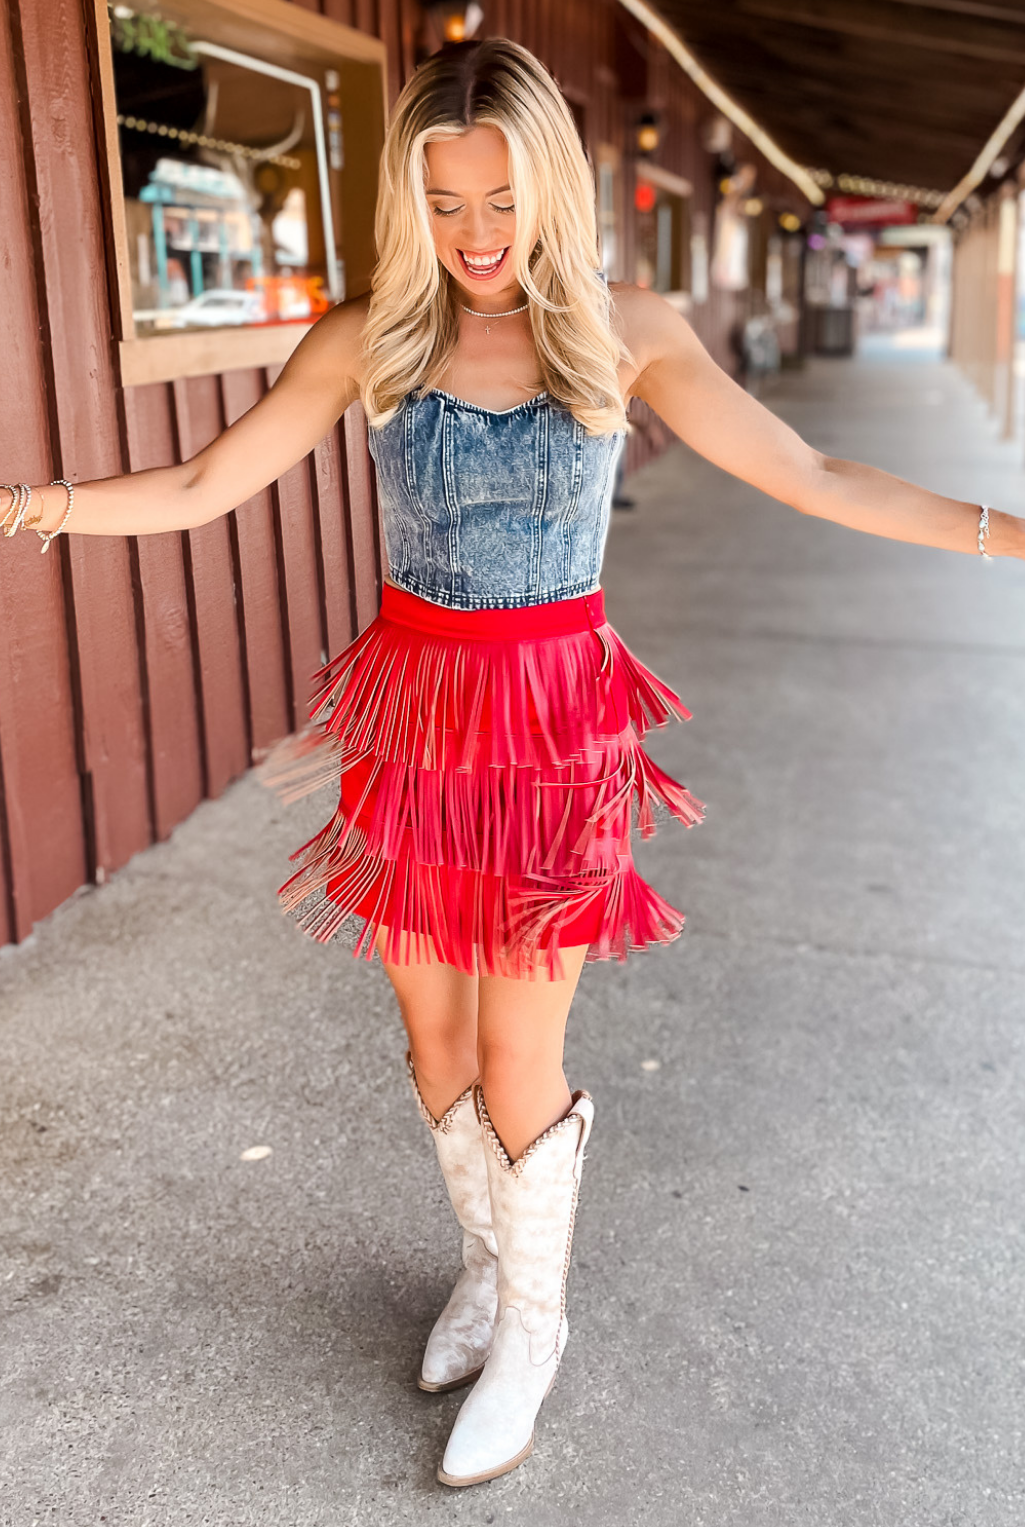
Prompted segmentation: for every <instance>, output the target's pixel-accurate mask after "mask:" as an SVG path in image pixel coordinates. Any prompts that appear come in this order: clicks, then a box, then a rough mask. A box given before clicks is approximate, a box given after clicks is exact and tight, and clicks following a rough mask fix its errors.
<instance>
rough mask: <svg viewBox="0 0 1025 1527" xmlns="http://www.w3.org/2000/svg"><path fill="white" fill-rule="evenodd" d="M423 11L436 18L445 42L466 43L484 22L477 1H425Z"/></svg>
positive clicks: (482, 13)
mask: <svg viewBox="0 0 1025 1527" xmlns="http://www.w3.org/2000/svg"><path fill="white" fill-rule="evenodd" d="M424 9H425V10H426V11H428V12H429V13H430V14H431V15H432V16H434V17H436V18H437V21H438V25H439V27H440V28H441V35H442V36H443V37H444V39H445V41H446V42H466V40H467V38H469V37H472V36H473V34H474V32H476V30H477V28H478V27H479V26H480V24H481V22H482V21H483V20H484V12H483V11H482V10H481V7H480V6H479V5H478V4H477V0H425V3H424Z"/></svg>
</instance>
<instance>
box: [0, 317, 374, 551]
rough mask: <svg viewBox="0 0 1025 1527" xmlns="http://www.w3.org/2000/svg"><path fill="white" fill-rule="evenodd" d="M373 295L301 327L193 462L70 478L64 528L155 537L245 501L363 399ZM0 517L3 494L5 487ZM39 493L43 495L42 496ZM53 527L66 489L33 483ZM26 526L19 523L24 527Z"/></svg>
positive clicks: (34, 508)
mask: <svg viewBox="0 0 1025 1527" xmlns="http://www.w3.org/2000/svg"><path fill="white" fill-rule="evenodd" d="M368 302H369V296H368V295H363V296H361V297H354V298H353V299H352V300H351V301H349V302H343V303H340V304H339V305H338V306H337V307H334V308H331V309H330V310H329V311H328V312H327V313H325V314H324V316H323V317H322V318H319V319H318V320H317V322H316V323H315V324H314V325H313V326H312V328H311V329H309V330H308V331H307V333H306V334H304V335H303V338H302V339H301V340H300V342H299V344H298V345H297V346H296V348H295V350H293V352H292V354H291V355H290V356H289V358H288V360H287V361H286V363H285V366H284V368H283V370H282V372H281V375H280V376H279V377H278V379H277V381H276V382H275V384H274V386H273V387H272V388H271V389H270V391H269V392H268V393H267V394H266V395H265V396H264V397H262V398H261V399H260V401H259V402H258V403H256V404H255V405H254V406H253V407H252V408H251V409H250V410H249V412H248V413H246V414H243V415H242V417H241V419H237V420H236V421H235V423H234V424H232V425H231V426H230V427H229V428H228V429H226V430H224V432H223V433H222V434H220V435H218V436H217V438H216V440H212V441H211V442H210V444H209V445H208V446H205V447H204V448H203V450H201V451H199V452H198V454H197V455H195V456H193V457H192V458H191V459H190V460H189V461H186V462H182V463H181V464H180V465H178V466H173V467H152V468H150V469H148V470H147V471H144V472H129V473H126V474H125V475H124V476H122V477H107V478H100V479H97V480H96V481H95V482H85V483H76V484H75V504H74V508H73V510H72V512H71V515H70V517H69V519H68V522H67V526H66V530H67V533H68V534H78V535H101V536H119V535H155V534H159V533H160V532H162V531H167V530H191V529H193V528H194V527H195V526H197V525H206V524H208V523H209V522H210V521H211V520H216V519H218V518H219V517H220V516H221V515H222V514H227V513H228V511H229V510H231V509H234V508H236V507H237V506H238V505H239V504H244V503H245V502H246V500H247V499H249V498H252V496H253V494H254V493H258V492H259V491H260V489H261V488H265V487H267V485H268V483H272V482H274V481H275V479H276V478H278V477H280V476H281V475H282V474H283V473H285V472H287V471H288V469H289V467H292V466H294V465H295V463H296V462H297V461H301V460H302V459H303V457H304V456H306V455H308V454H309V452H310V451H312V449H313V447H314V446H315V445H317V444H318V443H319V442H320V441H321V440H323V439H324V437H325V435H327V433H328V432H329V431H330V429H331V428H332V426H333V425H334V424H335V423H336V422H337V421H338V419H339V418H340V417H341V415H342V414H343V413H344V412H345V410H346V409H347V408H348V407H349V404H350V403H353V402H355V400H356V399H357V398H358V397H359V380H358V378H359V373H360V353H361V344H362V333H363V324H364V321H365V318H366V309H367V304H368ZM0 496H2V499H3V502H2V504H0V517H2V515H3V513H4V510H5V509H6V508H7V506H8V502H9V495H8V494H6V493H4V494H2V495H0ZM44 500H45V501H44ZM41 507H42V508H43V510H44V513H43V518H42V520H40V521H39V522H38V524H37V525H36V526H35V527H34V528H36V529H37V530H40V531H53V530H55V529H56V528H57V526H58V525H59V524H60V522H61V519H62V518H63V516H64V511H65V509H66V508H67V490H66V489H65V488H61V487H49V486H47V485H46V484H45V483H44V484H42V485H34V486H33V489H32V504H31V508H30V509H29V518H30V519H32V518H34V517H35V515H36V514H38V513H39V509H40V508H41ZM23 528H24V527H23Z"/></svg>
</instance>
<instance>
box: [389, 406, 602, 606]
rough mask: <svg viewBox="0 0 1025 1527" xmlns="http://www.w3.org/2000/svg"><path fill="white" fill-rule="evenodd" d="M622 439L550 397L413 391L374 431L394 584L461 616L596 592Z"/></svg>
mask: <svg viewBox="0 0 1025 1527" xmlns="http://www.w3.org/2000/svg"><path fill="white" fill-rule="evenodd" d="M625 438H626V436H625V432H624V431H623V430H616V431H614V432H612V433H610V434H607V435H588V434H587V433H586V431H585V429H584V427H583V425H582V424H580V423H579V421H578V420H577V419H575V418H574V417H573V415H572V414H571V413H570V412H569V410H568V409H566V408H564V407H562V406H561V405H558V404H556V403H555V402H554V401H553V400H552V399H551V398H550V397H549V395H548V393H547V392H541V393H538V394H537V395H536V396H535V397H533V398H528V399H527V401H526V402H524V403H517V404H516V405H515V407H513V408H505V409H500V410H498V411H496V410H494V409H489V408H482V407H481V406H480V405H479V404H476V403H468V402H467V401H466V400H465V399H463V398H457V397H454V396H453V395H452V394H451V393H447V392H442V391H441V390H439V389H438V388H432V389H431V390H430V391H428V392H425V393H423V394H422V395H418V394H416V393H415V392H411V393H408V394H407V395H406V397H405V398H403V400H402V401H401V403H400V404H399V406H398V409H397V410H396V412H395V413H394V414H393V416H392V417H391V419H389V421H388V423H387V424H385V425H382V426H381V427H380V428H377V429H374V428H371V429H370V431H369V440H370V452H371V455H372V456H373V458H374V462H375V464H376V466H377V483H378V496H379V499H380V504H381V515H382V523H383V527H384V539H385V547H386V550H387V554H388V563H389V572H390V575H391V577H392V578H393V579H394V581H395V582H396V583H397V584H398V585H399V587H400V588H403V589H405V590H407V592H409V593H411V594H418V595H420V597H421V598H423V599H429V600H431V601H432V602H433V603H435V604H442V605H447V606H448V607H449V608H451V609H457V610H482V609H514V608H516V607H518V606H522V605H530V604H544V603H547V602H548V601H549V600H554V599H571V598H574V597H575V596H577V595H580V594H590V593H593V592H594V591H595V590H596V589H597V588H598V587H599V575H600V572H601V563H602V556H603V554H604V550H605V540H606V537H607V535H608V527H609V511H610V508H611V503H612V493H613V487H614V481H615V466H616V462H617V460H618V457H619V454H620V451H621V449H622V445H623V441H624V440H625Z"/></svg>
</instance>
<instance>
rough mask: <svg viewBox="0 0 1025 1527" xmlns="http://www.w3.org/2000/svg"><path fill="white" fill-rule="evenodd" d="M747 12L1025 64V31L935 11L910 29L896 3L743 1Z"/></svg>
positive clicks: (924, 48) (962, 55) (926, 48)
mask: <svg viewBox="0 0 1025 1527" xmlns="http://www.w3.org/2000/svg"><path fill="white" fill-rule="evenodd" d="M740 9H741V11H742V12H743V14H744V15H748V16H763V17H765V18H766V19H767V20H770V21H780V22H783V23H784V24H785V25H786V26H788V27H808V28H813V29H814V30H816V31H820V32H838V33H841V34H843V35H845V36H847V37H861V38H864V39H865V41H866V42H880V43H883V44H884V45H885V46H886V47H887V48H888V49H889V48H894V47H898V48H911V49H914V50H915V51H918V52H928V53H952V54H954V55H955V57H960V58H978V59H981V60H983V61H985V62H990V63H1003V64H1022V63H1025V47H1023V46H1022V38H1021V34H1020V32H1018V33H1017V34H1016V35H1014V36H1009V35H1008V34H1007V31H1006V29H1005V28H1003V27H1001V26H994V25H993V23H991V22H984V23H982V24H981V26H980V25H978V24H977V25H976V26H974V27H970V26H968V25H967V24H966V23H965V22H963V21H957V20H954V21H952V22H951V21H950V20H946V21H944V22H940V21H939V20H938V18H937V17H935V16H933V17H932V18H931V19H930V20H929V22H928V27H924V26H918V27H915V28H913V29H909V28H908V27H907V26H904V25H902V24H900V20H899V18H898V16H897V15H896V14H895V13H894V10H893V8H892V6H888V5H886V4H880V3H875V4H873V3H871V0H855V3H854V4H851V3H850V0H832V3H830V4H829V5H828V6H826V5H823V4H822V0H815V4H814V5H812V4H810V3H809V0H805V3H803V4H801V3H793V4H790V3H784V0H741V4H740Z"/></svg>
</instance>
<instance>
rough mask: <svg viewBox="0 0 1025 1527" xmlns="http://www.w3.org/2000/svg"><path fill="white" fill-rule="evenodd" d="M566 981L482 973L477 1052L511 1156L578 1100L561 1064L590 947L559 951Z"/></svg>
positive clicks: (492, 1109) (488, 1099) (487, 1096)
mask: <svg viewBox="0 0 1025 1527" xmlns="http://www.w3.org/2000/svg"><path fill="white" fill-rule="evenodd" d="M561 955H562V962H563V969H564V970H565V972H566V975H565V978H564V979H563V980H561V981H549V980H537V981H519V980H513V979H511V978H509V977H506V976H480V977H478V978H477V979H478V980H479V984H480V1003H479V1008H478V1013H477V1056H478V1063H479V1066H480V1076H481V1085H482V1087H483V1089H484V1097H485V1101H486V1102H487V1105H488V1113H489V1114H490V1116H491V1122H492V1123H493V1124H494V1126H495V1130H496V1131H497V1133H498V1138H499V1139H500V1140H501V1142H502V1144H503V1145H504V1146H505V1149H506V1151H507V1153H508V1155H509V1156H510V1158H511V1159H512V1160H514V1161H515V1160H516V1158H517V1157H518V1156H521V1155H522V1154H523V1152H524V1151H525V1150H526V1148H527V1146H528V1145H530V1144H531V1143H532V1142H533V1141H534V1140H536V1139H537V1137H538V1135H540V1134H543V1133H544V1131H545V1130H546V1129H547V1128H548V1126H549V1125H550V1124H554V1123H555V1122H556V1121H557V1120H558V1119H561V1118H563V1116H564V1115H565V1114H566V1112H567V1111H568V1109H569V1106H570V1103H571V1101H572V1099H571V1096H570V1090H569V1088H568V1086H567V1085H566V1077H565V1075H564V1074H563V1069H562V1052H563V1044H564V1041H565V1033H566V1020H567V1018H568V1017H569V1009H570V1003H571V1002H572V1001H573V995H574V993H575V991H576V988H577V982H578V980H579V979H580V972H581V970H582V969H583V966H584V960H585V958H586V955H587V945H586V944H582V945H580V946H579V948H576V949H564V950H562V951H561Z"/></svg>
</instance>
